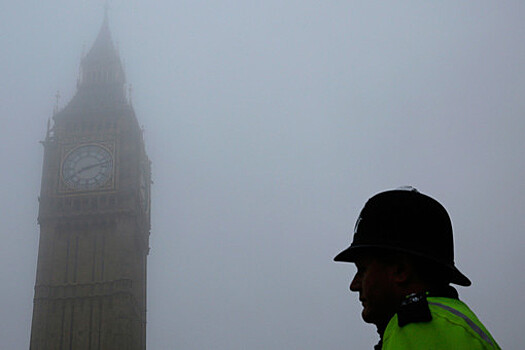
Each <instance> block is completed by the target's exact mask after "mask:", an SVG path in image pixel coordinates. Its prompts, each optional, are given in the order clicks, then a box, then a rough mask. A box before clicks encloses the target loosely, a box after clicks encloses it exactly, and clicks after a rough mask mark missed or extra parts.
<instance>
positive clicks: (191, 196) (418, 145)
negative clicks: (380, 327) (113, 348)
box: [0, 0, 525, 350]
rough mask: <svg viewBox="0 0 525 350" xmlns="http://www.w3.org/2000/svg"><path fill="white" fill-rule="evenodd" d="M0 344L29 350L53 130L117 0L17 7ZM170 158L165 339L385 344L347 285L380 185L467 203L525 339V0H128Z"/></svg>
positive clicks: (161, 163)
mask: <svg viewBox="0 0 525 350" xmlns="http://www.w3.org/2000/svg"><path fill="white" fill-rule="evenodd" d="M0 14H1V15H0V16H1V20H0V47H1V48H2V54H1V55H0V72H1V77H2V78H1V80H0V81H1V84H0V118H1V119H0V120H1V126H2V130H3V137H2V140H1V141H0V142H1V144H0V146H1V152H0V161H1V164H3V165H4V166H3V171H2V172H1V173H0V179H1V182H0V183H1V193H2V198H1V200H0V225H1V230H0V235H1V236H0V238H1V242H2V244H1V245H0V276H2V280H3V283H2V284H1V286H0V310H1V312H0V320H1V321H2V322H1V324H2V327H0V348H1V349H27V348H28V347H29V336H30V327H31V313H32V298H33V287H34V281H35V272H36V259H37V249H38V233H39V231H38V226H37V223H36V219H37V212H38V201H37V198H38V194H39V189H40V176H41V169H42V168H41V167H42V156H43V152H42V149H43V148H42V146H41V145H40V144H39V141H40V140H43V139H44V137H45V132H46V123H47V120H48V119H49V118H50V117H51V116H52V111H53V107H54V105H55V94H56V92H57V90H59V91H60V96H61V97H60V99H59V107H63V106H65V104H67V102H68V101H69V100H70V98H71V97H72V96H73V94H74V92H75V84H76V79H77V76H78V67H79V63H80V59H81V57H82V52H87V50H88V49H89V48H90V46H91V44H92V43H93V40H94V39H95V37H96V34H97V33H98V30H99V28H100V25H101V23H102V17H103V1H89V2H88V1H85V0H84V1H59V0H49V1H45V2H42V1H36V0H26V1H20V2H7V1H3V2H1V3H0ZM109 17H110V27H111V31H112V35H113V38H114V40H115V41H116V43H117V45H118V47H119V51H120V53H121V57H122V59H123V61H124V65H125V71H126V75H127V80H128V83H130V84H132V91H133V92H132V101H133V105H134V108H135V111H136V113H137V117H138V119H139V123H140V124H141V125H144V129H145V141H146V149H147V152H148V154H149V156H150V158H151V160H152V171H153V180H154V185H153V187H152V191H153V193H152V230H151V240H150V245H151V252H150V255H149V260H148V330H147V332H148V333H147V341H148V349H149V350H152V349H160V350H164V349H218V350H221V349H254V350H257V349H312V350H313V349H349V348H351V349H367V348H371V346H372V345H373V344H375V343H376V342H377V335H376V334H375V329H374V327H373V326H371V325H367V324H364V323H363V322H362V320H361V318H360V310H361V306H360V304H359V302H358V300H357V296H356V295H355V293H351V292H350V291H349V290H348V284H349V282H350V279H351V277H352V276H353V273H354V272H355V268H354V267H353V265H351V264H336V263H334V262H332V258H333V257H334V255H335V254H336V253H338V252H339V251H340V250H341V249H343V248H344V247H346V246H347V245H348V244H349V243H350V239H351V233H352V228H353V226H354V222H355V219H356V217H357V215H358V213H359V210H360V209H361V207H362V206H363V204H364V203H365V201H366V200H367V199H368V198H369V197H370V196H372V195H373V194H375V193H377V192H379V191H382V190H385V189H389V188H394V187H398V186H401V185H413V186H415V187H416V188H418V189H419V190H420V191H422V192H424V193H427V194H429V195H431V196H433V197H435V198H437V199H438V200H440V201H441V202H442V203H443V204H444V206H445V207H446V208H447V209H448V211H449V213H450V215H451V217H452V221H453V226H454V232H455V245H456V246H455V248H456V249H455V251H456V263H457V265H458V267H459V269H460V270H461V271H463V272H464V273H465V274H466V275H467V276H468V277H469V278H470V279H471V280H472V281H473V285H472V286H471V287H469V288H459V292H460V296H461V298H462V299H463V300H464V301H466V302H467V304H469V306H471V307H472V309H474V311H475V312H476V314H477V315H478V317H479V318H480V319H481V320H482V321H483V322H484V323H485V325H486V326H487V328H488V329H489V330H490V331H491V333H492V334H493V336H494V337H495V338H496V340H497V341H498V343H499V344H500V345H501V346H502V348H506V349H517V348H521V347H523V345H525V334H524V332H523V331H522V324H523V314H525V296H524V295H523V290H525V283H524V278H523V272H522V271H523V265H524V260H525V259H524V258H523V255H522V247H523V245H524V239H523V237H522V234H523V229H524V227H525V216H524V208H525V185H524V183H523V181H524V179H525V166H524V165H525V164H524V149H525V138H524V137H523V133H524V132H525V121H524V114H525V113H524V111H525V98H524V96H525V68H524V62H525V45H524V43H525V21H524V20H523V19H524V18H525V3H523V2H522V1H498V2H493V1H475V2H474V1H472V2H456V1H440V2H428V3H427V2H422V1H399V2H395V3H392V4H390V3H384V2H376V1H313V0H301V1H299V0H295V1H294V0H291V1H276V0H266V1H234V0H230V1H209V0H201V1H195V0H194V1H175V2H173V1H162V0H160V1H155V2H140V1H137V0H131V1H123V0H114V1H111V6H110V12H109Z"/></svg>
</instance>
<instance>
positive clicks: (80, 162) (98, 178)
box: [62, 145, 113, 190]
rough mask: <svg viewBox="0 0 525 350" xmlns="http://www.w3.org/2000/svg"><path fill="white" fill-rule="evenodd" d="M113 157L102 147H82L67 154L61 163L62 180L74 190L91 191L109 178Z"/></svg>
mask: <svg viewBox="0 0 525 350" xmlns="http://www.w3.org/2000/svg"><path fill="white" fill-rule="evenodd" d="M112 170H113V157H112V156H111V153H110V152H109V151H108V150H107V149H106V148H104V147H102V146H99V145H84V146H80V147H77V148H75V149H73V150H72V151H71V152H69V153H68V154H67V155H66V157H65V158H64V161H63V163H62V179H63V181H64V183H65V184H66V186H67V187H68V188H70V189H74V190H93V189H96V188H99V187H101V186H103V185H104V184H106V183H107V182H108V180H109V179H110V178H111V174H112Z"/></svg>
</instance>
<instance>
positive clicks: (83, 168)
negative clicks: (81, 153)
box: [64, 160, 109, 181]
mask: <svg viewBox="0 0 525 350" xmlns="http://www.w3.org/2000/svg"><path fill="white" fill-rule="evenodd" d="M108 163H109V160H105V161H103V162H99V163H95V164H90V165H86V166H84V167H82V168H80V169H78V170H77V171H75V172H74V173H73V174H71V175H69V176H68V177H67V178H65V179H64V180H66V181H67V180H69V179H71V178H72V177H73V176H75V175H79V174H81V173H83V172H84V171H86V170H89V169H92V168H95V167H97V166H101V165H106V164H108Z"/></svg>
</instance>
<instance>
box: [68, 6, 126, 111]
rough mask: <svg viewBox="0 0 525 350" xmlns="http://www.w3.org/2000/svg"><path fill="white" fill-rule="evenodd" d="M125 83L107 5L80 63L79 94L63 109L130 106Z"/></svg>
mask: <svg viewBox="0 0 525 350" xmlns="http://www.w3.org/2000/svg"><path fill="white" fill-rule="evenodd" d="M125 83H126V78H125V75H124V68H123V65H122V62H121V60H120V57H119V54H118V51H117V50H116V49H115V46H114V45H113V40H112V38H111V32H110V29H109V18H108V6H107V3H106V6H105V9H104V20H103V21H102V26H101V27H100V30H99V33H98V35H97V37H96V39H95V41H94V42H93V45H92V46H91V48H90V49H89V50H88V52H87V54H86V55H85V56H84V57H83V58H82V61H81V63H80V79H79V81H78V83H77V92H76V94H75V96H74V97H73V99H72V100H71V101H70V102H69V103H68V105H67V106H66V107H65V108H64V109H65V110H71V109H83V108H87V107H89V108H93V107H94V106H96V108H109V107H112V106H113V107H114V106H117V105H119V106H121V105H128V101H127V100H126V91H125V88H124V86H125ZM59 114H60V113H59ZM66 114H67V113H66Z"/></svg>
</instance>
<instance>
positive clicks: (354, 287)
mask: <svg viewBox="0 0 525 350" xmlns="http://www.w3.org/2000/svg"><path fill="white" fill-rule="evenodd" d="M360 289H361V278H360V277H359V276H358V275H357V274H355V276H354V278H353V279H352V282H350V290H351V291H352V292H358V291H359V290H360Z"/></svg>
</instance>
